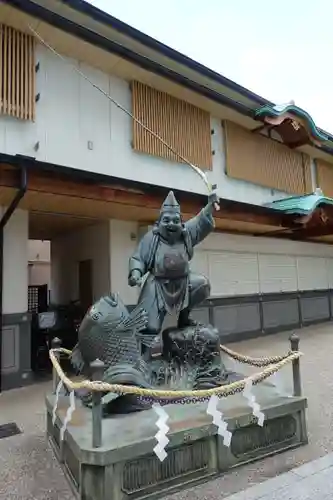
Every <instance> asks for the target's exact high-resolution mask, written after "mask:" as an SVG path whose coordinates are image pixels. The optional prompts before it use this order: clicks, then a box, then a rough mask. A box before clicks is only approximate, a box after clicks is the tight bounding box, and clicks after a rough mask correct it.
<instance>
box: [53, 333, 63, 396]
mask: <svg viewBox="0 0 333 500" xmlns="http://www.w3.org/2000/svg"><path fill="white" fill-rule="evenodd" d="M51 347H52V349H59V348H60V347H61V340H60V339H59V338H58V337H55V338H54V339H53V340H52V342H51ZM55 356H56V358H57V360H58V361H59V358H60V354H59V353H55ZM58 384H59V377H58V374H57V372H56V370H55V368H54V367H53V368H52V390H53V394H55V393H56V390H57V387H58Z"/></svg>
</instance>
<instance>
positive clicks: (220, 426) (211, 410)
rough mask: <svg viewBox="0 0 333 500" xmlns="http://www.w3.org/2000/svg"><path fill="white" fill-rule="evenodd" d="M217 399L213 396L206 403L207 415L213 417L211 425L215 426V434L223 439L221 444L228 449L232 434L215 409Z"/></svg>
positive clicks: (221, 415) (220, 414) (221, 414)
mask: <svg viewBox="0 0 333 500" xmlns="http://www.w3.org/2000/svg"><path fill="white" fill-rule="evenodd" d="M218 402H219V398H218V397H217V396H216V395H215V394H213V395H212V397H211V398H210V400H209V402H208V407H207V413H208V415H211V416H212V417H213V424H214V425H216V426H217V433H218V434H219V435H220V436H221V437H223V444H224V446H227V447H228V448H229V446H230V444H231V438H232V434H231V432H230V431H228V429H227V427H228V424H227V422H225V421H224V420H223V413H222V412H221V411H219V410H218V409H217V405H218Z"/></svg>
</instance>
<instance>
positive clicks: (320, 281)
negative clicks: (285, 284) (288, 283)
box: [297, 257, 328, 290]
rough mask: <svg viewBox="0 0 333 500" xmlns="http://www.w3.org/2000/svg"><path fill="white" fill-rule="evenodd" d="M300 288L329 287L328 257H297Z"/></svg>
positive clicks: (316, 288)
mask: <svg viewBox="0 0 333 500" xmlns="http://www.w3.org/2000/svg"><path fill="white" fill-rule="evenodd" d="M297 274H298V289H299V290H318V289H325V288H328V275H327V271H326V259H324V258H322V257H297Z"/></svg>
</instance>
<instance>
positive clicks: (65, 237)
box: [28, 211, 109, 375]
mask: <svg viewBox="0 0 333 500" xmlns="http://www.w3.org/2000/svg"><path fill="white" fill-rule="evenodd" d="M108 225H109V221H108V220H104V221H103V220H99V219H94V218H92V217H84V216H79V215H67V214H63V213H45V212H38V211H31V212H29V239H30V240H34V242H35V245H38V242H39V244H40V245H42V244H43V242H45V241H46V240H48V241H49V242H50V281H49V283H38V284H35V285H29V287H28V289H29V301H28V304H29V312H30V314H31V368H32V370H33V372H34V373H35V374H37V375H41V374H42V373H49V372H50V369H51V366H50V362H49V358H48V349H49V347H50V343H51V342H52V339H53V338H54V337H58V338H60V339H61V341H62V346H63V347H66V348H68V349H72V348H73V347H74V345H75V343H76V340H77V329H78V326H79V324H80V322H81V320H82V318H83V316H84V314H85V312H86V310H87V309H88V308H89V307H90V305H91V304H92V303H93V301H94V299H95V297H96V296H97V295H98V294H100V293H101V292H102V291H103V290H104V288H105V291H107V290H108V289H109V274H108V269H109V267H108V258H109V247H108V229H109V227H108ZM96 245H97V247H96ZM97 261H98V262H97ZM97 263H98V266H97V265H96V264H97ZM99 266H102V267H103V266H104V269H103V271H104V273H103V275H102V274H101V272H100V271H99ZM101 276H103V277H104V282H103V278H102V279H101ZM33 295H34V299H35V300H34V301H32V300H31V299H32V296H33Z"/></svg>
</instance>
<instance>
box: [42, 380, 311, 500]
mask: <svg viewBox="0 0 333 500" xmlns="http://www.w3.org/2000/svg"><path fill="white" fill-rule="evenodd" d="M254 391H255V393H256V397H257V401H258V402H259V403H260V405H261V409H262V411H263V412H264V413H265V416H266V420H265V423H264V427H259V426H258V425H256V423H255V422H256V419H255V418H254V417H253V415H252V413H251V409H250V408H249V407H248V406H247V404H246V400H245V399H244V397H243V396H242V395H241V394H238V395H235V396H230V397H228V398H224V399H222V400H221V402H220V407H219V409H220V410H222V411H223V414H224V417H225V420H227V422H228V429H229V430H230V431H231V432H232V433H233V437H232V442H231V446H230V448H226V447H225V446H224V445H223V440H222V438H221V437H220V436H219V435H217V428H216V426H215V425H213V424H212V417H211V416H210V415H207V413H206V410H207V403H200V404H195V405H168V406H166V407H164V408H165V410H166V411H167V413H168V415H169V417H170V418H169V420H168V422H167V424H168V425H169V427H170V431H169V433H168V438H169V439H170V442H169V445H168V447H167V451H168V457H167V458H166V459H165V460H164V462H162V463H161V462H160V461H159V460H158V458H157V457H156V456H155V454H154V453H153V448H154V446H155V444H156V440H155V438H154V436H155V434H156V432H157V427H156V421H157V418H158V417H157V415H156V413H155V412H154V411H153V410H146V411H143V412H141V413H136V414H132V415H126V416H115V417H110V418H107V419H104V420H103V423H102V447H100V448H93V447H92V415H91V411H90V410H89V409H87V408H85V407H82V406H81V404H80V402H79V401H77V409H76V410H75V412H74V413H73V417H72V421H71V422H70V424H69V426H68V428H67V431H66V432H65V437H64V440H63V441H62V442H60V428H61V427H62V425H63V421H64V418H65V414H66V411H67V408H68V404H69V401H68V397H65V396H62V397H60V400H59V405H58V410H57V418H56V421H55V424H54V425H53V424H52V411H53V405H54V396H53V395H49V396H47V398H46V408H47V432H48V437H49V441H50V443H51V445H52V446H53V449H54V451H55V453H56V456H57V458H58V460H59V462H60V463H61V464H62V466H63V469H64V471H65V473H66V475H67V478H68V480H69V482H70V484H71V486H72V487H73V490H74V491H75V492H76V494H77V496H78V498H80V499H82V500H129V499H131V498H133V499H134V498H135V499H141V498H145V497H146V496H149V498H151V499H155V498H160V497H162V496H164V495H166V494H168V493H171V492H174V491H176V490H179V489H184V488H187V487H189V486H192V485H194V484H195V483H199V482H203V481H207V480H208V479H210V478H214V477H216V476H217V475H219V474H222V473H224V472H225V471H227V470H228V469H230V468H231V467H235V466H238V465H241V464H244V463H246V462H250V461H254V460H257V459H260V458H263V457H265V456H268V455H272V454H275V453H277V452H281V451H282V450H287V449H290V448H295V447H298V446H300V445H302V444H306V443H307V431H306V420H305V409H306V406H307V401H306V399H305V398H301V397H281V396H278V395H277V394H275V395H274V394H272V390H271V388H269V387H267V386H264V385H260V387H257V388H255V389H254Z"/></svg>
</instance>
